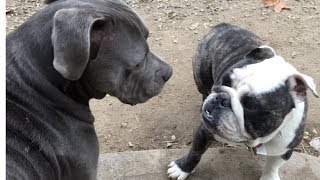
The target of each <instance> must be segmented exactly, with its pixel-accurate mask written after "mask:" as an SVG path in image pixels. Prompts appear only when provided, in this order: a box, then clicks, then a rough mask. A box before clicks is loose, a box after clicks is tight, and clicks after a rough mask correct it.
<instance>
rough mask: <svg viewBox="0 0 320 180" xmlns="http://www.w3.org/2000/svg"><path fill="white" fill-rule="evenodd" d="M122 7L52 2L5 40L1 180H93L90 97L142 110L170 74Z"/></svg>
mask: <svg viewBox="0 0 320 180" xmlns="http://www.w3.org/2000/svg"><path fill="white" fill-rule="evenodd" d="M147 38H148V30H147V28H146V26H145V25H144V24H143V22H142V20H141V19H140V18H139V16H138V15H137V14H136V13H135V12H134V11H133V10H132V9H131V8H129V7H128V6H127V5H126V4H124V3H122V1H107V0H104V1H100V0H60V1H57V2H52V3H51V4H50V5H49V6H47V7H46V8H45V9H43V10H41V11H40V12H38V13H37V14H35V15H34V16H32V17H31V18H30V19H29V20H28V21H26V22H25V23H24V24H22V25H21V26H20V27H18V28H17V29H16V30H15V31H14V32H12V33H10V34H9V35H8V36H7V52H6V54H7V65H6V73H7V74H6V86H7V89H6V91H7V100H6V107H7V111H6V115H7V127H6V133H7V137H6V141H7V149H6V153H7V156H6V159H7V165H6V170H7V179H29V180H37V179H43V180H51V179H52V180H56V179H68V180H69V179H75V180H79V179H96V173H97V172H96V171H97V160H98V154H99V148H98V141H97V136H96V133H95V129H94V124H93V123H94V118H93V116H92V114H91V111H90V109H89V100H90V99H91V98H97V99H101V98H103V97H104V96H105V95H106V94H110V95H112V96H115V97H117V98H118V99H119V100H120V101H122V102H123V103H127V104H131V105H135V104H137V103H143V102H145V101H147V100H148V99H150V98H151V97H153V96H156V95H157V94H159V93H160V91H161V89H162V87H163V86H164V84H165V82H166V81H167V80H168V79H169V78H170V76H171V75H172V68H171V66H170V65H168V64H167V63H166V62H164V61H163V60H161V59H160V58H158V57H157V56H156V55H154V54H153V53H152V52H151V51H150V50H149V47H148V44H147V41H146V39H147Z"/></svg>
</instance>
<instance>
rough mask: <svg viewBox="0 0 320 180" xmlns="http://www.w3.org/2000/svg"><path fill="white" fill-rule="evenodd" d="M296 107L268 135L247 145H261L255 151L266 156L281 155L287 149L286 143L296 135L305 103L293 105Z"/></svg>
mask: <svg viewBox="0 0 320 180" xmlns="http://www.w3.org/2000/svg"><path fill="white" fill-rule="evenodd" d="M295 106H296V108H294V109H292V110H291V112H290V113H289V114H288V115H287V116H286V117H285V118H284V120H283V122H282V124H281V126H280V127H279V128H278V129H277V130H275V131H274V132H273V133H271V134H270V135H268V136H265V137H261V138H257V139H255V140H254V141H253V142H252V144H250V145H249V146H251V147H255V146H257V145H258V144H262V145H263V146H261V147H260V149H259V148H258V149H257V153H259V152H260V153H259V154H261V155H267V156H281V155H283V154H285V153H286V152H287V151H288V150H289V149H288V148H287V147H288V145H289V144H290V143H291V142H292V140H293V138H294V137H295V136H296V130H297V128H299V126H300V124H301V121H302V118H303V113H304V107H305V103H304V102H301V103H299V104H296V105H295Z"/></svg>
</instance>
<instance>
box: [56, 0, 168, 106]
mask: <svg viewBox="0 0 320 180" xmlns="http://www.w3.org/2000/svg"><path fill="white" fill-rule="evenodd" d="M74 2H76V1H74ZM57 3H59V1H58V2H57ZM76 4H77V6H75V7H74V8H62V9H60V10H58V11H57V12H56V13H55V15H54V19H53V30H52V36H51V39H52V42H53V49H54V61H53V65H54V68H55V69H56V70H57V71H58V72H59V73H60V74H61V75H62V76H63V77H64V78H66V79H68V80H71V81H81V84H83V86H84V87H85V88H86V91H90V94H91V95H92V96H93V97H95V98H102V97H104V96H105V94H110V95H112V96H115V97H117V98H118V99H119V100H120V101H122V102H123V103H127V104H131V105H134V104H137V103H142V102H145V101H147V100H148V99H149V98H151V97H153V96H155V95H157V94H159V93H160V91H161V89H162V88H163V86H164V84H165V82H166V81H168V80H169V78H170V77H171V75H172V68H171V66H170V65H169V64H167V63H166V62H164V61H163V60H161V59H160V58H159V57H157V56H156V55H155V54H153V53H152V52H151V51H150V49H149V46H148V43H147V38H148V30H147V28H146V26H145V25H144V23H143V22H142V20H141V19H140V17H139V16H138V15H137V14H136V13H135V12H134V11H133V10H132V9H131V8H129V7H128V6H127V5H126V4H124V3H122V2H121V1H90V0H88V1H86V2H81V1H77V3H76ZM51 5H53V6H54V3H52V4H51ZM56 6H57V5H56Z"/></svg>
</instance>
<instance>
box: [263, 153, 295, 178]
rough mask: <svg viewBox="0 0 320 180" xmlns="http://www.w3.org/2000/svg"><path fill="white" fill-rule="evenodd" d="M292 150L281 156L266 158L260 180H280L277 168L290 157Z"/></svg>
mask: <svg viewBox="0 0 320 180" xmlns="http://www.w3.org/2000/svg"><path fill="white" fill-rule="evenodd" d="M291 155H292V150H289V151H287V152H286V153H285V154H284V155H282V156H267V162H266V164H265V166H264V170H263V172H262V176H261V178H260V180H280V176H279V168H280V167H281V166H282V165H283V164H284V163H285V162H286V161H287V160H288V159H289V158H290V157H291Z"/></svg>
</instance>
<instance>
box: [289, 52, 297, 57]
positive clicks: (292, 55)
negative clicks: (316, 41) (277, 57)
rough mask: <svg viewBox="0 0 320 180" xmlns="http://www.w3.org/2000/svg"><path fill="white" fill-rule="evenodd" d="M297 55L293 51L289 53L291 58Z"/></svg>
mask: <svg viewBox="0 0 320 180" xmlns="http://www.w3.org/2000/svg"><path fill="white" fill-rule="evenodd" d="M297 54H298V53H297V52H295V51H293V52H291V53H290V55H291V57H292V58H295V57H296V56H297Z"/></svg>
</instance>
